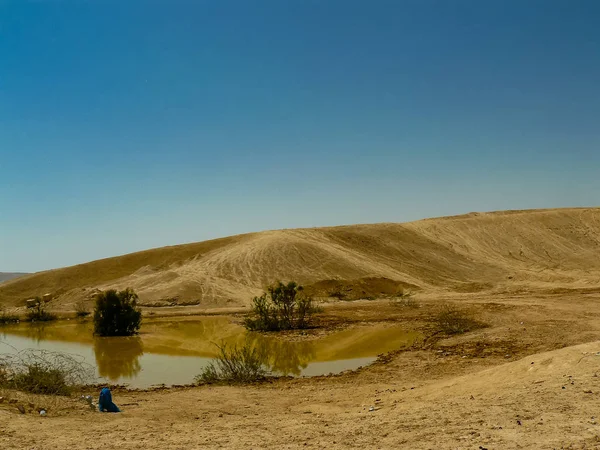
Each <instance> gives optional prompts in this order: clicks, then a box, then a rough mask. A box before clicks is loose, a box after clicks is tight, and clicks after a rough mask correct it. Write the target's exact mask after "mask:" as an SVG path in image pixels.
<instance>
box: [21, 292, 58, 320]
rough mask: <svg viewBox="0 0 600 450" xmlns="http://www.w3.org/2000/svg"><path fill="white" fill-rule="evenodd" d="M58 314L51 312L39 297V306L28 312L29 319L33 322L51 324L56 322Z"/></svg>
mask: <svg viewBox="0 0 600 450" xmlns="http://www.w3.org/2000/svg"><path fill="white" fill-rule="evenodd" d="M57 318H58V317H57V316H56V314H53V313H51V312H49V311H48V310H47V309H46V307H45V306H44V302H43V301H42V300H41V299H40V298H39V297H38V298H37V304H36V305H35V306H34V307H33V308H32V309H30V310H29V311H27V319H28V320H30V321H31V322H50V321H52V320H56V319H57Z"/></svg>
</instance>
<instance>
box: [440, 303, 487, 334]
mask: <svg viewBox="0 0 600 450" xmlns="http://www.w3.org/2000/svg"><path fill="white" fill-rule="evenodd" d="M435 322H436V324H437V327H438V328H439V330H440V331H443V332H444V333H446V334H462V333H466V332H467V331H472V330H475V329H477V328H482V327H484V326H485V325H484V324H482V323H481V322H478V321H477V320H475V319H473V317H471V315H469V314H468V313H466V312H464V311H461V310H460V309H458V308H456V307H455V306H451V305H444V306H443V307H442V310H441V311H440V312H439V313H438V314H437V316H436V317H435Z"/></svg>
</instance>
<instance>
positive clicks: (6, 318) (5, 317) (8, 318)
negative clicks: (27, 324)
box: [0, 308, 19, 325]
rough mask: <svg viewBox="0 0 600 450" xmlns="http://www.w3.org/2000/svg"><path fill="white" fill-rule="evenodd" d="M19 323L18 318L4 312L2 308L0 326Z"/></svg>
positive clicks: (0, 310)
mask: <svg viewBox="0 0 600 450" xmlns="http://www.w3.org/2000/svg"><path fill="white" fill-rule="evenodd" d="M11 323H19V316H17V315H16V314H10V313H8V312H6V310H5V309H4V308H2V309H0V325H8V324H11Z"/></svg>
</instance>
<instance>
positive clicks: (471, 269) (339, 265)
mask: <svg viewBox="0 0 600 450" xmlns="http://www.w3.org/2000/svg"><path fill="white" fill-rule="evenodd" d="M277 279H281V280H290V279H294V280H297V281H299V282H300V283H303V284H305V285H312V288H313V291H314V292H316V293H319V294H323V295H326V294H328V292H327V290H328V289H333V290H339V289H342V290H344V289H354V291H353V292H355V293H356V292H357V291H360V289H361V286H362V287H364V289H363V291H362V292H359V293H365V294H367V293H368V294H369V295H371V291H373V290H375V291H377V290H381V292H388V293H391V291H393V290H395V289H397V288H398V287H399V286H411V287H412V288H413V289H416V290H424V291H459V292H477V291H496V292H499V291H502V292H506V291H509V292H510V291H519V290H521V291H522V290H550V289H552V290H555V291H556V290H557V289H584V290H589V289H599V288H600V208H580V209H557V210H533V211H509V212H495V213H472V214H468V215H464V216H455V217H445V218H439V219H427V220H421V221H417V222H411V223H404V224H397V223H384V224H374V225H351V226H341V227H332V228H313V229H292V230H278V231H267V232H261V233H251V234H245V235H239V236H233V237H229V238H224V239H217V240H212V241H205V242H200V243H196V244H188V245H179V246H173V247H164V248H159V249H153V250H147V251H144V252H138V253H132V254H129V255H125V256H119V257H115V258H108V259H103V260H99V261H93V262H90V263H87V264H81V265H77V266H73V267H67V268H63V269H56V270H51V271H46V272H40V273H36V274H32V275H28V276H25V277H21V278H18V279H15V280H11V281H8V282H5V283H3V284H2V285H0V304H4V305H8V306H21V305H23V304H24V300H25V299H27V298H30V297H33V296H36V295H43V294H46V293H52V294H53V295H54V297H55V298H56V300H54V303H56V304H59V305H61V304H62V305H67V304H72V303H73V302H75V301H77V300H79V299H86V298H87V299H91V298H92V295H93V292H94V291H95V289H107V288H112V287H114V288H123V287H126V286H130V287H133V288H134V289H136V291H137V292H138V293H139V295H140V299H141V302H142V303H143V304H144V303H145V304H156V305H159V304H169V303H178V304H194V303H199V304H200V305H205V306H224V305H232V306H234V305H241V304H247V303H249V301H250V298H251V297H252V295H255V294H258V293H260V292H261V291H262V288H263V287H264V286H265V285H267V284H268V283H271V282H273V281H274V280H277ZM347 286H350V287H347ZM557 292H558V291H557ZM376 293H377V292H375V294H376Z"/></svg>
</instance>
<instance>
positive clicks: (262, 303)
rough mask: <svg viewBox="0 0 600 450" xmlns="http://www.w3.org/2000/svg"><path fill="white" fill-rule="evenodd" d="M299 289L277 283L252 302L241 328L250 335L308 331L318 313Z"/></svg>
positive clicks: (296, 285)
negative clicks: (305, 329)
mask: <svg viewBox="0 0 600 450" xmlns="http://www.w3.org/2000/svg"><path fill="white" fill-rule="evenodd" d="M302 291H303V289H302V286H299V285H298V284H297V283H295V282H293V281H290V282H289V283H288V284H283V283H281V282H278V283H277V284H275V285H274V286H270V287H269V288H268V289H267V292H266V293H264V294H263V295H261V296H260V297H254V299H253V300H252V311H251V312H250V315H249V317H247V318H246V320H245V321H244V326H245V327H246V328H247V329H248V330H252V331H280V330H292V329H298V328H300V329H302V328H308V327H310V325H311V321H312V318H313V315H314V314H315V313H316V312H318V308H316V307H315V306H314V303H313V299H312V298H311V297H306V296H304V295H303V293H302Z"/></svg>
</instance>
